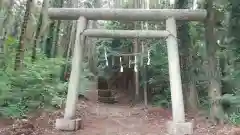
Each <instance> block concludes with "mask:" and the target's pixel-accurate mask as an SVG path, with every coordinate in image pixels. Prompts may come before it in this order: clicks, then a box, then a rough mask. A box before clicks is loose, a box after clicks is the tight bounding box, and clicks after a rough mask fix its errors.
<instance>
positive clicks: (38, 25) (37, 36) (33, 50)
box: [32, 0, 48, 62]
mask: <svg viewBox="0 0 240 135" xmlns="http://www.w3.org/2000/svg"><path fill="white" fill-rule="evenodd" d="M46 2H48V0H44V1H43V3H42V10H41V13H40V16H39V19H38V24H37V31H36V34H35V38H34V42H33V48H32V62H34V61H35V60H36V49H37V44H38V39H39V36H40V31H41V28H42V23H43V14H44V6H45V4H46Z"/></svg>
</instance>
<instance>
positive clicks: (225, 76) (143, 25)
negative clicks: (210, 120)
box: [0, 0, 240, 124]
mask: <svg viewBox="0 0 240 135" xmlns="http://www.w3.org/2000/svg"><path fill="white" fill-rule="evenodd" d="M208 2H209V3H208V4H210V5H211V4H212V5H211V6H210V7H206V6H205V1H202V0H201V1H197V0H178V1H177V4H176V5H177V6H176V8H189V9H190V8H191V9H195V8H209V9H208V10H212V9H215V10H216V17H215V20H212V26H214V29H211V28H208V27H209V26H210V25H207V23H209V22H186V21H178V22H177V23H178V25H177V27H178V41H179V49H180V58H181V71H182V73H181V74H182V83H183V90H184V101H185V107H186V110H188V111H199V110H205V111H206V112H209V113H211V110H212V109H214V107H216V108H217V109H218V111H217V112H219V114H214V115H216V117H220V119H221V118H223V117H225V116H226V115H227V118H228V120H229V121H230V122H231V123H233V124H239V123H240V112H239V109H238V108H239V103H240V97H239V96H240V93H239V92H240V89H239V88H240V85H239V81H240V65H239V62H240V59H239V56H240V48H239V45H238V44H239V43H240V36H237V35H239V31H240V23H239V22H240V15H239V13H240V1H239V0H208ZM211 2H212V3H211ZM143 3H145V4H143ZM0 4H1V5H0V6H1V12H0V116H1V117H13V118H19V117H25V116H26V114H27V113H30V112H33V111H35V110H36V109H50V110H53V109H56V108H59V107H62V105H63V104H64V103H65V98H66V92H67V83H68V82H67V81H66V76H67V75H66V74H67V72H69V69H70V68H71V67H70V64H71V56H72V52H73V44H74V40H75V32H76V31H75V30H76V21H53V20H49V19H48V15H47V8H48V7H86V8H106V7H107V8H168V5H169V3H168V1H165V0H149V1H148V0H146V1H143V0H142V1H141V0H114V1H112V0H85V1H83V0H81V1H79V0H43V1H37V0H26V1H23V0H1V3H0ZM210 23H211V22H210ZM89 27H90V28H108V29H128V30H131V29H152V30H156V29H158V30H160V29H163V28H164V27H165V25H164V21H163V22H150V21H149V22H136V23H133V22H119V21H108V22H103V21H91V22H90V24H89ZM211 30H212V31H211ZM133 46H139V48H138V49H137V50H133ZM105 50H106V51H107V52H108V53H107V54H108V55H109V59H111V58H112V57H111V56H110V55H113V54H114V55H117V54H118V53H132V52H134V51H135V52H143V55H139V56H138V58H139V61H138V65H139V72H138V73H139V76H140V77H139V78H140V82H139V86H140V90H141V91H142V90H143V89H144V83H146V82H147V84H148V91H149V93H151V94H150V95H151V96H150V97H149V99H148V100H149V101H150V103H152V104H153V105H156V106H163V107H170V106H171V101H170V97H171V96H170V95H171V93H170V88H169V86H170V85H169V76H168V61H167V51H166V43H165V40H157V39H152V40H149V39H144V40H138V39H133V40H132V39H88V41H87V44H86V46H84V51H83V52H84V54H83V55H84V72H83V75H82V79H81V80H79V81H81V84H82V85H81V88H79V94H83V95H84V93H85V91H86V89H89V87H90V86H91V84H93V83H94V82H95V81H96V77H97V76H102V77H107V78H110V77H112V75H113V74H115V73H116V71H118V72H119V65H120V63H119V62H117V61H118V60H119V58H117V60H116V61H115V63H114V64H113V63H112V62H109V63H110V64H109V65H116V66H117V68H111V67H110V66H106V64H105V63H106V61H105V55H104V54H105ZM147 50H150V57H151V64H150V65H147V62H146V61H147V57H146V55H145V54H146V53H147ZM129 59H132V60H134V59H133V58H127V60H125V61H123V63H121V65H123V66H125V67H127V66H129V65H128V63H129ZM132 66H133V64H132ZM146 67H147V70H146ZM213 91H217V95H214V94H213V93H214V92H213ZM216 100H217V101H219V102H218V104H213V101H216ZM223 113H224V116H223V115H222V114H223Z"/></svg>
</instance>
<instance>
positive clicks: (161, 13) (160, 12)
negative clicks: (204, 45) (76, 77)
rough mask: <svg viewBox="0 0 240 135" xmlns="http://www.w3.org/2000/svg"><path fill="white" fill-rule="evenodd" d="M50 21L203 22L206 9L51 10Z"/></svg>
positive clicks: (49, 10) (49, 13) (49, 12)
mask: <svg viewBox="0 0 240 135" xmlns="http://www.w3.org/2000/svg"><path fill="white" fill-rule="evenodd" d="M48 15H49V17H50V19H55V20H77V19H78V18H79V17H80V16H84V17H86V18H87V19H89V20H126V21H161V20H166V19H168V18H170V17H173V18H175V19H176V20H189V21H203V20H204V19H205V18H206V16H207V11H206V10H205V9H196V10H192V9H148V10H143V9H107V8H49V9H48Z"/></svg>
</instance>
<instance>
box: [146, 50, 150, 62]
mask: <svg viewBox="0 0 240 135" xmlns="http://www.w3.org/2000/svg"><path fill="white" fill-rule="evenodd" d="M150 61H151V59H150V50H148V61H147V65H150Z"/></svg>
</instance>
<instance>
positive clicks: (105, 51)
mask: <svg viewBox="0 0 240 135" xmlns="http://www.w3.org/2000/svg"><path fill="white" fill-rule="evenodd" d="M104 53H105V60H106V66H108V59H107V50H106V48H104Z"/></svg>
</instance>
